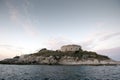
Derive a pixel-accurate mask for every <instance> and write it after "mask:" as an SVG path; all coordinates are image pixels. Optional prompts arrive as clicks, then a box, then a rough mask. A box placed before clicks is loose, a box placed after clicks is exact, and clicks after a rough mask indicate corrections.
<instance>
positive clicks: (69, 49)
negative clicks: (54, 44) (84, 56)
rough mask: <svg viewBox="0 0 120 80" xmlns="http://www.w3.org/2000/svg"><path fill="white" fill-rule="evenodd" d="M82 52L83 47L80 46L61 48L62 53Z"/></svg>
mask: <svg viewBox="0 0 120 80" xmlns="http://www.w3.org/2000/svg"><path fill="white" fill-rule="evenodd" d="M78 50H81V46H79V45H65V46H62V47H61V51H63V52H65V51H78Z"/></svg>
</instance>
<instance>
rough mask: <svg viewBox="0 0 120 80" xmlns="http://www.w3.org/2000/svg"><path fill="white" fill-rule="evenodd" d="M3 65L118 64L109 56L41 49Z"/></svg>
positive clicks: (7, 60) (4, 61) (87, 52)
mask: <svg viewBox="0 0 120 80" xmlns="http://www.w3.org/2000/svg"><path fill="white" fill-rule="evenodd" d="M0 63H2V64H50V65H54V64H60V65H104V64H105V65H106V64H109V65H110V64H118V63H117V62H116V61H113V60H111V59H110V58H109V57H107V56H103V55H99V54H97V53H95V52H90V51H83V50H78V51H66V52H62V51H51V50H47V49H45V48H44V49H41V50H40V51H38V52H37V53H33V54H29V55H22V56H16V57H14V58H12V59H5V60H2V61H0Z"/></svg>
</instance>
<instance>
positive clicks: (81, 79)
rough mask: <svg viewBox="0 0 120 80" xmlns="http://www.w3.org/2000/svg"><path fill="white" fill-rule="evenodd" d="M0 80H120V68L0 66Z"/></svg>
mask: <svg viewBox="0 0 120 80" xmlns="http://www.w3.org/2000/svg"><path fill="white" fill-rule="evenodd" d="M0 80H120V66H68V65H66V66H65V65H64V66H63V65H2V64H0Z"/></svg>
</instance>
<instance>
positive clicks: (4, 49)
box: [0, 45, 24, 60]
mask: <svg viewBox="0 0 120 80" xmlns="http://www.w3.org/2000/svg"><path fill="white" fill-rule="evenodd" d="M23 51H24V48H22V47H16V46H12V45H0V60H2V59H5V58H11V57H14V56H16V55H22V54H23Z"/></svg>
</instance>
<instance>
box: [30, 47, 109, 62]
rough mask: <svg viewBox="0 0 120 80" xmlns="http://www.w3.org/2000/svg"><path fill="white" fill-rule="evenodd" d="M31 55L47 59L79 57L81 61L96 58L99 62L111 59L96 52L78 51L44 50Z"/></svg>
mask: <svg viewBox="0 0 120 80" xmlns="http://www.w3.org/2000/svg"><path fill="white" fill-rule="evenodd" d="M30 55H33V56H45V57H49V56H54V57H58V56H59V58H61V57H63V56H70V57H77V58H79V59H90V58H94V59H98V60H108V59H110V58H109V57H108V56H104V55H99V54H97V53H96V52H92V51H83V50H78V51H66V52H62V51H59V50H56V51H53V50H47V49H46V48H43V49H41V50H40V51H38V52H37V53H33V54H30Z"/></svg>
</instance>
